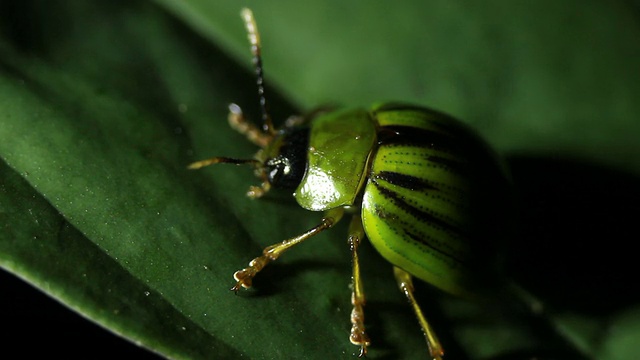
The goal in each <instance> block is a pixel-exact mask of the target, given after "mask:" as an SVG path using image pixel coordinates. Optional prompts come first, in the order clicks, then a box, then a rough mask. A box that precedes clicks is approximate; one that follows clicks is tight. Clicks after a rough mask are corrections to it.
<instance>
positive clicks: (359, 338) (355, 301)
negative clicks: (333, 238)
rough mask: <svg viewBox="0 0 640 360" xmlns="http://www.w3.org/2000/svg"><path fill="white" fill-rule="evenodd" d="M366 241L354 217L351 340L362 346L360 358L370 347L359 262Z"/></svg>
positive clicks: (350, 243) (352, 225)
mask: <svg viewBox="0 0 640 360" xmlns="http://www.w3.org/2000/svg"><path fill="white" fill-rule="evenodd" d="M362 239H364V228H363V227H362V219H361V217H360V214H359V213H358V214H357V215H354V216H353V218H352V219H351V224H350V225H349V238H348V240H347V241H348V242H349V247H350V248H351V258H352V263H353V283H352V285H351V287H352V289H351V291H352V292H351V305H353V309H352V310H351V335H350V336H349V340H350V341H351V343H352V344H353V345H358V346H360V353H359V354H358V357H363V356H365V355H366V354H367V346H369V345H370V341H369V336H367V333H366V332H365V329H364V304H365V298H364V287H363V285H362V278H361V277H360V261H359V260H358V245H360V241H362Z"/></svg>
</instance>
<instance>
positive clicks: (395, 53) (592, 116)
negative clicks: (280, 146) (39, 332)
mask: <svg viewBox="0 0 640 360" xmlns="http://www.w3.org/2000/svg"><path fill="white" fill-rule="evenodd" d="M157 3H158V4H159V5H160V6H158V5H157V4H155V3H152V2H144V1H128V2H109V1H93V2H91V3H87V2H82V1H67V2H64V3H56V4H51V3H49V2H44V1H36V0H32V1H23V2H19V3H11V4H2V5H0V158H2V160H3V163H2V165H1V167H0V181H1V182H0V225H2V226H3V230H4V231H3V232H2V233H1V235H0V266H2V267H3V268H5V269H7V270H8V271H10V272H12V273H15V274H16V275H18V276H20V277H21V278H23V279H25V280H27V281H29V282H30V283H32V284H34V285H35V286H37V287H39V288H41V289H42V290H44V291H45V292H47V293H48V294H50V295H51V296H53V297H55V298H57V299H59V300H60V301H62V302H64V303H65V304H67V305H69V306H70V307H72V308H74V309H75V310H77V311H78V312H80V313H82V314H83V315H85V316H87V317H88V318H91V319H92V320H94V321H96V322H98V323H100V324H102V325H104V326H106V327H108V328H109V329H111V330H113V331H114V332H116V333H118V334H121V335H123V336H125V337H126V338H129V339H131V340H132V341H134V342H136V343H140V344H142V345H143V346H145V347H147V348H150V349H152V350H154V351H156V352H159V353H160V354H162V355H164V356H167V357H172V358H238V357H240V356H243V357H246V358H274V359H277V358H293V357H301V356H303V357H305V358H309V359H312V358H322V359H324V358H337V357H340V358H350V357H352V354H353V353H355V352H356V350H357V349H355V348H354V347H353V346H352V345H350V344H349V342H348V340H347V339H348V331H349V320H348V318H349V312H350V310H351V309H350V302H349V289H348V285H349V280H350V265H349V261H350V260H349V258H350V256H349V252H348V248H347V245H346V236H345V234H346V227H345V226H344V224H342V226H338V227H337V229H334V230H332V231H330V232H329V233H327V234H323V235H320V236H319V237H318V238H317V239H314V240H310V242H309V243H308V244H304V245H300V248H298V249H296V250H293V251H291V252H290V253H287V254H286V256H284V257H283V258H282V259H280V260H278V262H277V263H276V264H272V265H270V266H269V268H268V269H267V270H265V271H264V272H263V273H261V274H260V276H259V277H258V278H257V279H256V281H255V289H253V290H251V291H247V292H242V293H240V294H239V296H233V294H232V293H231V292H230V291H228V288H229V287H230V286H231V285H232V284H233V279H232V278H231V274H233V272H234V271H235V270H238V269H239V268H241V267H243V266H245V265H246V263H247V262H248V261H249V260H250V259H251V258H252V257H254V256H256V255H258V254H259V253H260V251H261V248H263V247H264V246H266V245H269V244H272V243H275V242H278V241H280V240H282V239H284V238H286V237H289V236H292V235H295V234H298V233H301V232H302V231H304V230H306V229H308V228H309V227H311V226H313V225H314V224H315V223H317V221H318V220H319V217H320V215H319V214H312V213H305V212H304V211H302V210H300V209H299V208H298V207H297V205H296V204H295V202H293V201H292V200H291V199H290V198H288V197H287V196H286V194H277V193H276V194H273V195H272V196H269V197H268V198H267V199H264V200H260V201H251V200H249V199H247V198H246V197H244V196H243V195H242V194H243V193H244V192H245V191H246V189H247V187H248V185H250V184H255V183H256V179H254V178H253V177H252V175H251V171H250V170H249V169H240V168H234V167H224V166H223V165H221V166H220V167H219V168H211V169H203V170H201V171H197V172H192V171H188V170H186V165H187V164H189V163H190V162H192V161H194V160H197V159H201V158H205V157H209V156H215V155H223V156H233V157H240V158H242V157H245V158H247V157H250V156H251V155H252V154H253V152H254V151H255V148H254V147H253V146H251V145H250V144H249V143H248V142H246V141H245V139H243V137H242V136H241V135H239V134H236V133H235V132H234V131H232V130H231V129H229V128H228V126H227V124H226V121H225V117H226V112H227V110H226V107H227V104H228V103H230V102H236V103H238V104H240V105H241V106H243V108H244V109H245V111H246V113H247V114H248V115H249V116H251V117H252V118H254V119H257V118H258V117H259V113H258V111H257V110H258V106H257V101H256V100H257V98H256V96H255V92H256V90H255V86H254V82H255V80H254V79H253V77H252V71H251V69H250V58H249V57H250V54H249V50H248V45H247V43H246V35H245V33H244V29H243V25H242V22H241V21H240V18H239V16H238V14H239V10H240V6H239V5H238V4H237V2H234V1H215V2H214V1H210V0H206V1H205V0H181V1H174V0H162V1H158V2H157ZM250 6H251V7H252V8H253V10H254V13H255V15H256V17H257V21H258V24H259V26H260V30H261V35H262V41H263V46H264V49H263V53H264V63H265V71H266V74H267V82H268V84H273V87H271V88H268V90H269V94H270V95H271V97H270V99H271V108H272V109H273V115H274V118H276V119H278V121H282V120H283V119H284V118H285V117H286V116H288V115H290V114H293V113H296V111H294V110H293V109H294V107H300V108H302V109H303V110H308V109H311V108H313V107H314V106H317V105H319V104H324V103H340V104H344V105H364V106H367V105H368V104H370V103H372V102H378V101H381V100H402V101H410V102H416V103H419V104H422V105H427V106H430V107H434V108H437V109H440V110H443V111H446V112H449V113H452V114H453V115H456V116H458V117H460V118H462V119H464V120H465V121H467V122H469V123H472V124H473V125H474V126H475V127H476V128H477V129H478V130H479V131H480V132H481V133H483V134H484V135H485V136H487V138H488V139H489V140H490V142H491V143H492V144H494V145H495V146H496V148H497V149H498V150H499V151H500V152H501V153H503V154H504V155H505V156H506V157H507V158H508V160H509V164H510V165H511V166H512V169H513V173H514V182H515V185H516V188H517V190H518V191H519V193H520V197H521V200H522V209H523V210H522V212H523V226H522V229H523V231H522V233H523V235H522V239H514V244H513V246H512V247H513V249H514V250H513V251H512V256H513V257H512V260H511V261H510V263H511V265H512V266H511V269H512V270H511V273H510V275H512V276H513V277H514V278H515V279H516V280H518V281H521V283H522V284H523V285H524V287H525V288H529V289H530V290H531V291H532V292H533V293H535V295H536V296H537V297H538V298H539V299H540V300H541V301H542V303H543V304H545V306H546V308H545V312H543V313H541V314H540V315H539V316H536V315H532V314H530V313H529V312H527V311H522V310H521V309H520V310H519V309H518V308H517V307H513V308H512V307H508V306H507V307H504V306H501V305H498V306H491V305H487V304H469V303H466V302H464V301H461V300H456V299H449V298H446V297H443V296H440V295H439V294H437V293H436V292H434V291H432V290H431V289H429V288H427V287H426V286H422V284H421V285H419V289H418V291H419V293H418V296H419V298H420V302H421V303H422V304H423V306H424V309H425V312H427V314H428V316H429V318H430V320H431V321H432V322H433V326H434V327H435V328H436V329H437V330H438V333H439V335H440V337H441V338H442V340H443V342H444V343H445V345H446V349H447V352H448V355H447V358H448V359H458V358H472V359H486V358H505V359H507V358H508V359H517V358H523V357H525V355H531V356H534V355H535V356H540V357H543V358H544V356H547V357H548V358H558V357H562V358H592V359H599V358H607V359H632V358H633V357H634V356H635V354H637V351H638V350H639V348H638V345H637V344H639V343H640V341H638V339H640V332H639V331H638V329H639V328H640V326H639V325H638V324H639V318H638V316H637V314H638V309H639V307H638V305H639V304H640V296H638V295H639V294H638V291H637V290H635V289H631V290H630V289H629V288H630V287H632V288H634V287H633V286H631V285H629V284H633V281H634V279H633V276H632V274H633V271H632V269H629V268H628V267H627V266H629V265H628V264H633V260H632V259H631V258H630V257H631V256H632V254H633V253H632V252H631V250H630V249H629V248H628V247H629V243H631V242H629V241H617V242H612V241H611V240H617V239H628V238H629V236H628V235H627V232H629V233H630V231H631V225H629V224H633V220H632V219H633V217H632V215H630V214H634V213H635V214H637V213H639V212H640V211H638V210H640V209H638V205H635V204H638V203H640V201H638V200H640V195H639V193H638V190H637V189H638V184H639V183H640V181H639V180H638V174H640V166H639V165H638V164H640V142H638V141H637V138H638V136H637V134H639V133H640V122H639V121H638V115H639V114H640V101H638V99H639V98H640V97H639V95H640V70H638V69H639V68H638V67H637V59H638V58H640V43H638V42H637V38H638V36H639V35H640V26H638V18H637V11H633V10H634V9H633V8H632V5H630V4H628V3H627V2H605V1H592V2H589V3H584V2H578V1H575V0H573V1H565V2H561V3H558V2H553V1H539V2H535V3H531V4H528V3H527V4H525V3H522V2H512V1H490V2H484V3H482V5H480V4H479V3H478V4H474V3H467V2H452V1H435V2H422V1H410V2H405V3H402V5H398V4H395V3H390V2H389V3H385V2H380V3H375V4H373V3H370V2H367V3H366V4H365V3H360V2H348V3H345V2H339V1H317V2H300V1H297V2H294V1H289V2H279V3H278V4H266V3H264V2H260V3H256V4H251V5H250ZM578 10H579V11H578ZM576 159H579V160H580V161H576ZM614 200H616V201H622V202H625V203H627V204H629V206H627V208H625V209H623V208H621V207H619V206H618V205H617V204H616V202H615V201H614ZM634 210H635V212H634ZM541 224H542V225H541ZM589 236H593V237H595V238H598V239H599V241H601V243H599V244H600V246H588V245H587V246H585V243H586V240H585V239H587V238H588V237H589ZM605 239H606V240H605ZM607 240H609V241H607ZM585 248H593V249H595V250H593V251H591V252H585ZM576 254H579V255H580V256H577V255H576ZM534 255H535V256H534ZM583 255H584V256H583ZM605 255H606V256H605ZM361 258H362V259H363V272H364V275H365V291H366V293H367V300H368V302H367V307H366V310H365V311H366V316H367V326H368V330H369V332H370V336H371V337H372V341H373V345H372V349H371V357H372V358H384V357H386V358H394V359H402V358H406V359H409V358H425V356H424V355H423V354H424V353H425V352H426V349H425V345H424V343H423V342H424V341H423V339H422V337H421V335H420V331H419V328H418V325H417V323H416V322H415V320H414V319H413V316H412V314H411V312H410V310H409V309H408V307H407V306H406V304H405V303H404V300H403V298H402V296H401V295H400V294H399V292H397V291H396V286H395V284H394V282H393V279H392V276H391V271H390V267H389V266H387V264H385V263H384V261H383V260H382V259H381V258H380V257H379V255H377V254H376V253H375V252H374V251H373V249H372V248H371V247H369V246H367V245H366V244H365V246H363V248H362V253H361ZM602 263H605V264H606V266H605V265H601V264H602ZM594 279H597V281H596V282H593V281H594ZM589 281H591V282H589ZM594 284H597V286H595V285H594ZM569 300H571V301H569ZM439 310H442V311H439ZM79 345H80V344H79ZM417 354H419V355H417ZM558 354H560V355H558Z"/></svg>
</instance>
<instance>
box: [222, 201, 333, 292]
mask: <svg viewBox="0 0 640 360" xmlns="http://www.w3.org/2000/svg"><path fill="white" fill-rule="evenodd" d="M343 214H344V209H343V208H341V207H340V208H335V209H331V210H328V211H327V212H326V213H325V215H324V217H323V218H322V221H321V222H320V224H318V225H317V226H315V227H313V228H311V229H309V230H308V231H307V232H305V233H303V234H300V235H298V236H295V237H292V238H290V239H287V240H285V241H283V242H281V243H279V244H274V245H271V246H268V247H267V248H265V249H264V250H263V251H262V255H261V256H258V257H257V258H255V259H253V260H251V262H250V263H249V266H248V267H246V268H244V269H242V270H239V271H236V272H235V274H233V278H234V279H235V280H236V281H237V283H236V284H235V285H234V286H233V287H232V288H231V290H232V291H235V292H236V293H237V292H238V290H240V288H241V287H243V288H245V289H248V288H250V287H251V284H252V282H253V278H254V277H255V276H256V274H258V272H260V270H262V269H263V268H264V267H265V266H266V265H267V264H268V263H270V262H271V261H274V260H276V259H278V258H279V257H280V255H282V253H283V252H285V251H286V250H288V249H290V248H291V247H293V246H295V245H297V244H299V243H301V242H303V241H305V240H307V239H309V238H310V237H312V236H314V235H317V234H319V233H321V232H322V231H324V230H327V229H329V228H331V227H332V226H333V225H335V224H336V223H337V222H338V221H340V219H341V218H342V215H343Z"/></svg>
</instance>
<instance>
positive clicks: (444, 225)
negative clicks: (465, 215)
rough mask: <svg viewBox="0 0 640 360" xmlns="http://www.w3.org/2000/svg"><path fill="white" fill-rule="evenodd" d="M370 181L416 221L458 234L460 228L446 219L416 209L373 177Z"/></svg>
mask: <svg viewBox="0 0 640 360" xmlns="http://www.w3.org/2000/svg"><path fill="white" fill-rule="evenodd" d="M371 183H372V184H373V185H374V186H375V187H376V189H377V190H378V191H379V192H380V194H382V196H384V197H385V198H387V199H388V200H390V201H392V202H393V203H394V204H395V205H396V206H397V207H399V208H400V209H402V210H403V211H405V212H407V213H408V214H410V215H411V216H413V217H414V218H416V219H417V220H418V221H422V222H425V223H429V224H432V225H435V226H437V227H440V228H441V229H443V230H444V231H446V232H449V233H455V234H460V232H461V231H460V228H458V227H456V226H454V225H452V224H449V223H448V222H446V221H443V220H441V219H438V218H437V217H435V216H433V215H432V214H429V213H428V212H426V211H422V210H420V209H418V208H417V207H415V206H413V205H411V204H409V203H408V202H406V201H405V200H404V199H403V198H402V197H401V196H399V195H398V193H396V192H395V191H392V190H389V189H387V188H385V187H384V186H382V185H381V184H379V183H378V182H377V179H376V178H375V177H374V178H371Z"/></svg>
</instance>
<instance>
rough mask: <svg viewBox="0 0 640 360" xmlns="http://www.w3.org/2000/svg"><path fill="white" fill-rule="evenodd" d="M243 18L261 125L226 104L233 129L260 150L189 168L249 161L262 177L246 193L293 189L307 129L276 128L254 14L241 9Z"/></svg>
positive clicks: (300, 173)
mask: <svg viewBox="0 0 640 360" xmlns="http://www.w3.org/2000/svg"><path fill="white" fill-rule="evenodd" d="M242 18H243V19H244V22H245V26H246V29H247V34H248V37H249V42H250V43H251V52H252V54H253V63H254V65H255V69H256V77H257V79H256V83H257V85H258V94H259V95H260V105H261V107H262V109H261V110H262V127H261V128H258V127H256V126H255V125H253V124H251V123H250V122H248V121H246V119H245V117H244V116H243V115H242V110H241V109H240V107H239V106H238V105H236V104H231V105H230V106H229V124H230V125H231V127H232V128H233V129H235V130H236V131H238V132H239V133H241V134H244V135H245V136H246V137H247V139H249V140H250V141H251V142H253V143H254V144H256V145H258V146H260V148H261V149H260V151H258V153H257V154H256V156H255V157H254V159H250V160H242V159H233V158H227V157H213V158H210V159H206V160H201V161H197V162H194V163H193V164H191V165H189V169H199V168H201V167H204V166H208V165H213V164H220V163H228V164H236V165H240V164H250V165H252V166H253V167H254V168H255V170H256V171H255V172H256V175H257V176H258V177H259V178H260V179H261V180H262V184H261V186H252V187H251V188H249V192H248V193H247V195H248V196H249V197H253V198H256V197H260V196H262V195H263V194H264V193H265V192H267V191H269V189H270V188H271V187H272V186H273V187H276V188H284V189H295V188H296V187H297V186H298V184H299V183H300V182H301V181H302V177H303V176H304V173H305V171H306V167H307V146H308V144H309V129H308V128H306V127H302V126H297V125H296V124H295V123H294V122H289V121H288V122H287V124H285V127H284V129H282V130H276V129H275V127H274V126H273V122H272V121H271V116H270V115H269V112H268V111H267V100H266V97H265V88H264V79H263V74H262V57H261V55H260V51H261V50H260V49H261V47H260V35H259V34H258V27H257V26H256V23H255V20H254V18H253V14H252V13H251V11H250V10H248V9H243V11H242Z"/></svg>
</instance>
